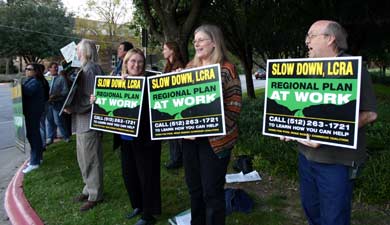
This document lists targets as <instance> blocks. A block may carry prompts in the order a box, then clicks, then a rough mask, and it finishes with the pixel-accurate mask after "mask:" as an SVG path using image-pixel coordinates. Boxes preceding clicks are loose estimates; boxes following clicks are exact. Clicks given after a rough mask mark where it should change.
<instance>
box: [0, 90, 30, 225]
mask: <svg viewBox="0 0 390 225" xmlns="http://www.w3.org/2000/svg"><path fill="white" fill-rule="evenodd" d="M14 132H15V129H14V126H13V112H12V100H11V89H10V86H9V84H8V83H0V202H1V206H0V224H4V225H7V224H10V222H9V221H8V217H7V215H6V213H5V210H4V204H3V203H4V192H5V190H6V188H7V186H8V184H9V182H10V181H11V179H12V177H13V176H14V174H15V172H16V170H17V168H19V166H20V165H22V163H23V161H24V160H25V159H26V157H25V154H24V153H22V152H21V151H20V150H18V149H16V148H15V134H14Z"/></svg>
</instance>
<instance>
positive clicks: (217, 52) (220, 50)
mask: <svg viewBox="0 0 390 225" xmlns="http://www.w3.org/2000/svg"><path fill="white" fill-rule="evenodd" d="M200 31H202V32H203V33H205V34H206V35H207V36H209V37H210V39H211V41H213V42H214V44H215V48H214V50H213V51H212V52H211V55H210V57H211V60H210V62H211V63H221V64H222V63H223V62H224V61H225V60H227V50H226V46H225V41H224V39H223V35H222V31H221V29H219V27H217V26H215V25H211V24H205V25H201V26H200V27H198V28H197V29H196V30H195V32H194V35H195V34H196V33H198V32H200ZM188 64H189V65H188V66H190V67H198V66H202V63H201V61H200V59H199V58H198V57H197V56H196V54H195V56H194V59H193V60H192V61H191V62H190V63H188ZM188 66H187V67H188Z"/></svg>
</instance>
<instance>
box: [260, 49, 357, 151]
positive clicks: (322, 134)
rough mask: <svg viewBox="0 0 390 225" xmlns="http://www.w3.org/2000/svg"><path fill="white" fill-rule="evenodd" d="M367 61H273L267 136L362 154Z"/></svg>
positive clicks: (269, 63) (265, 125)
mask: <svg viewBox="0 0 390 225" xmlns="http://www.w3.org/2000/svg"><path fill="white" fill-rule="evenodd" d="M360 78H361V57H334V58H310V59H280V60H279V59H278V60H268V61H267V82H266V92H265V95H266V98H265V104H264V121H263V134H264V135H270V136H286V137H290V138H294V139H307V138H308V137H309V138H310V140H312V141H314V142H318V143H322V144H327V145H333V146H340V147H345V148H352V149H356V146H357V130H358V118H359V102H358V100H359V97H360Z"/></svg>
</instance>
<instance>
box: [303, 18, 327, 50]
mask: <svg viewBox="0 0 390 225" xmlns="http://www.w3.org/2000/svg"><path fill="white" fill-rule="evenodd" d="M327 25H328V24H327V23H325V22H316V23H314V24H313V25H312V26H311V27H310V29H309V31H308V32H307V34H306V40H305V43H306V46H307V48H308V56H309V58H316V57H331V56H333V55H330V54H329V52H330V50H331V49H332V46H331V45H330V44H329V35H328V34H326V33H325V29H326V26H327Z"/></svg>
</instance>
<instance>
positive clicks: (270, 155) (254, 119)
mask: <svg viewBox="0 0 390 225" xmlns="http://www.w3.org/2000/svg"><path fill="white" fill-rule="evenodd" d="M263 106H264V100H263V98H259V99H244V101H243V109H242V112H241V116H240V120H239V127H240V136H239V140H238V144H237V145H236V149H235V150H234V154H235V155H250V156H252V157H253V168H254V169H256V170H258V171H266V172H267V173H268V174H270V175H283V176H287V177H289V178H292V179H296V178H297V160H296V159H297V151H296V145H295V144H294V143H286V142H282V141H280V140H279V139H278V138H275V137H268V136H263V135H262V129H263Z"/></svg>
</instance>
